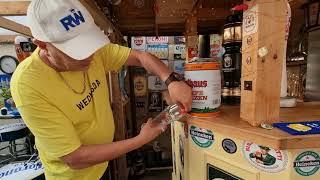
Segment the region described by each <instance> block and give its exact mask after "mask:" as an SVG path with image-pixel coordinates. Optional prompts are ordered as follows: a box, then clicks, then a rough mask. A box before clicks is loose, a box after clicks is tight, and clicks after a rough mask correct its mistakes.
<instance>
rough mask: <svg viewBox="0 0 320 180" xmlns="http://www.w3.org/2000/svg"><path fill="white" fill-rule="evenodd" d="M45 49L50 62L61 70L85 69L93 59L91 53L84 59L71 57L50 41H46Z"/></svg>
mask: <svg viewBox="0 0 320 180" xmlns="http://www.w3.org/2000/svg"><path fill="white" fill-rule="evenodd" d="M46 49H47V57H48V60H49V61H50V63H51V64H53V65H54V66H55V67H56V68H58V69H60V70H63V71H86V70H88V68H89V66H90V63H91V61H92V59H93V58H92V57H93V55H91V56H90V57H88V58H86V59H84V60H76V59H73V58H71V57H70V56H68V55H66V54H65V53H63V52H62V51H60V50H59V49H57V48H56V47H54V46H53V45H52V44H51V43H46Z"/></svg>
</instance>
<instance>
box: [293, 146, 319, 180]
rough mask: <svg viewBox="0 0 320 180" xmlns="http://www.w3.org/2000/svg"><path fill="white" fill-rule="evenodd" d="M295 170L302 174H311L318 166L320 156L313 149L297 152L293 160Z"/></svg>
mask: <svg viewBox="0 0 320 180" xmlns="http://www.w3.org/2000/svg"><path fill="white" fill-rule="evenodd" d="M293 167H294V169H295V170H296V172H297V173H298V174H300V175H302V176H311V175H313V174H315V173H316V172H317V171H318V170H319V168H320V156H319V154H317V153H316V152H313V151H305V152H303V153H301V154H299V155H298V156H297V157H296V159H295V161H294V162H293Z"/></svg>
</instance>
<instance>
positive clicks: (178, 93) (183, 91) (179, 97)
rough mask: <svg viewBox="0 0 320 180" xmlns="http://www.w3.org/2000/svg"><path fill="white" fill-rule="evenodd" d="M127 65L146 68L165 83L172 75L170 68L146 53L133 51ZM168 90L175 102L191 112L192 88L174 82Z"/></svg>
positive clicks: (182, 83) (183, 83)
mask: <svg viewBox="0 0 320 180" xmlns="http://www.w3.org/2000/svg"><path fill="white" fill-rule="evenodd" d="M126 65H128V66H141V67H144V68H145V69H146V70H148V71H149V72H152V73H153V74H155V75H157V76H159V77H160V78H161V80H162V81H165V80H166V79H167V78H168V77H169V75H170V74H171V72H170V70H169V68H168V67H167V66H166V65H165V64H164V63H163V62H162V61H160V60H159V59H158V58H157V57H156V56H154V55H152V54H150V53H146V52H140V51H136V50H131V52H130V54H129V57H128V60H127V62H126ZM168 90H169V94H170V97H171V98H172V99H173V100H174V101H176V102H179V103H181V104H182V105H183V106H184V109H185V110H187V111H190V110H191V104H192V89H191V87H190V86H188V85H187V84H186V83H185V82H182V81H180V82H178V81H173V82H172V83H170V84H169V86H168Z"/></svg>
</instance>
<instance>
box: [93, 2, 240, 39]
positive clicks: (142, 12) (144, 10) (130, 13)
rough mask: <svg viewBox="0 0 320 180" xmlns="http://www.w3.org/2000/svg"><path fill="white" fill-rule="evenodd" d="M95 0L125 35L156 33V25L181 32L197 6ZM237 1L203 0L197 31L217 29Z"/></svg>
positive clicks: (161, 30) (168, 32)
mask: <svg viewBox="0 0 320 180" xmlns="http://www.w3.org/2000/svg"><path fill="white" fill-rule="evenodd" d="M115 1H116V0H114V2H115ZM200 1H201V0H200ZM96 2H97V3H98V5H99V6H100V7H104V9H105V10H106V11H109V12H106V13H109V18H111V19H112V20H113V21H114V22H115V24H116V25H117V27H118V28H119V30H120V31H121V32H122V33H123V34H124V35H155V34H156V26H158V33H159V35H181V34H183V32H184V31H185V22H186V19H187V17H189V16H191V14H192V12H193V9H197V8H196V7H198V6H196V2H197V0H122V1H121V3H120V5H110V3H109V2H110V1H109V2H108V1H107V0H96ZM240 2H242V1H241V0H224V1H223V0H202V5H201V6H199V8H198V13H197V16H198V32H199V33H208V32H210V33H212V32H220V31H221V27H222V25H223V24H224V20H225V18H226V16H228V15H230V14H231V13H232V12H231V10H230V9H231V8H232V7H233V6H235V5H237V4H240ZM198 3H199V2H198ZM105 7H109V10H107V8H105ZM156 22H157V23H156ZM156 24H157V25H156Z"/></svg>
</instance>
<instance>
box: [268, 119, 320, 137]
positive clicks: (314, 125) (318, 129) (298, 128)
mask: <svg viewBox="0 0 320 180" xmlns="http://www.w3.org/2000/svg"><path fill="white" fill-rule="evenodd" d="M273 126H274V127H277V128H279V129H281V130H282V131H285V132H287V133H289V134H291V135H309V134H320V120H318V121H304V122H281V123H274V124H273Z"/></svg>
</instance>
